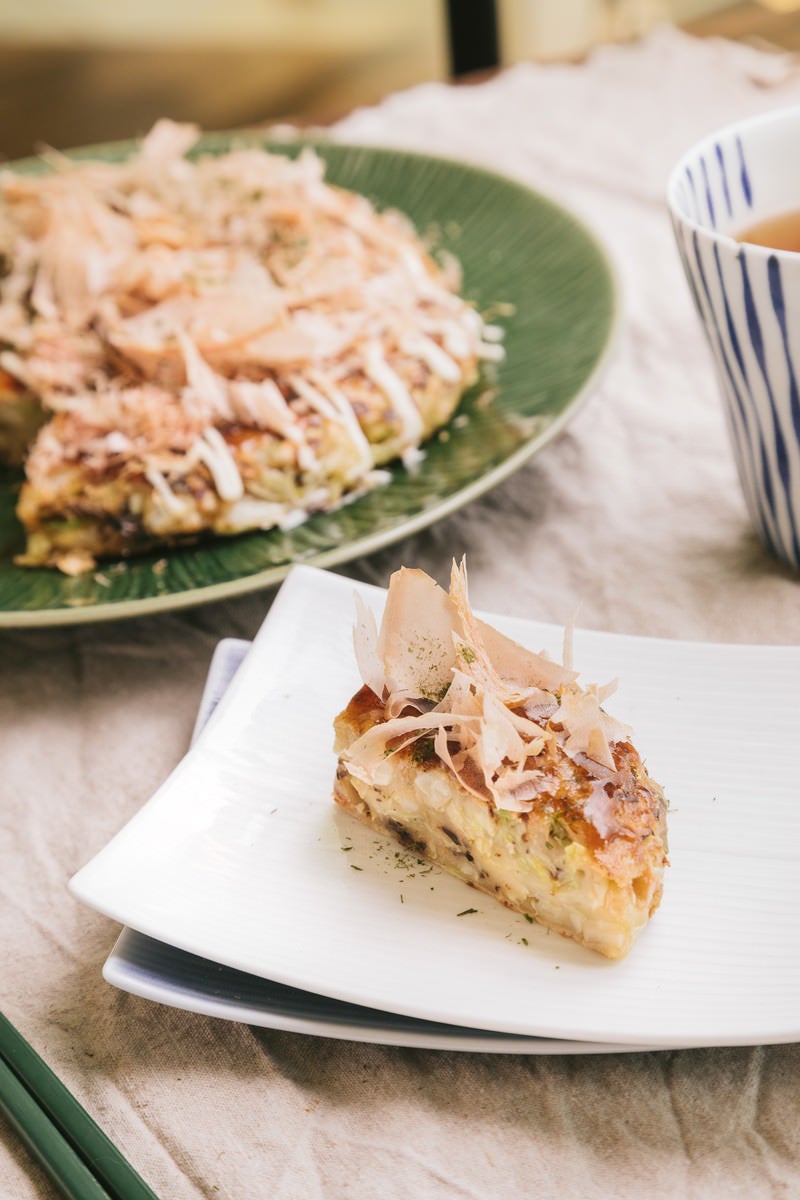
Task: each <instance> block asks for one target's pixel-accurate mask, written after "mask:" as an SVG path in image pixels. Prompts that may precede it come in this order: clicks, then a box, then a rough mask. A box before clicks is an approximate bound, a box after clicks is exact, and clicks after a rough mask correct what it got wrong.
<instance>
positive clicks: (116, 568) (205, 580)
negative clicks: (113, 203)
mask: <svg viewBox="0 0 800 1200" xmlns="http://www.w3.org/2000/svg"><path fill="white" fill-rule="evenodd" d="M230 136H231V135H215V136H210V137H207V138H206V139H204V141H203V142H202V143H201V149H203V150H205V151H211V152H218V151H221V150H224V149H225V148H226V147H227V145H229V143H230ZM250 140H252V139H250ZM315 145H316V148H317V149H318V150H319V152H320V153H321V154H322V156H323V157H324V158H325V160H326V162H327V164H328V179H329V180H330V181H331V182H333V183H338V184H341V185H343V186H345V187H349V188H353V189H355V190H358V191H360V192H363V193H365V194H366V195H368V196H369V197H370V198H371V199H372V200H373V201H374V202H375V203H376V204H377V205H378V206H380V207H387V206H393V207H397V208H400V209H402V210H403V211H405V212H407V213H408V214H409V215H410V216H411V217H412V219H413V220H414V221H415V223H416V226H417V228H418V229H419V230H420V231H421V232H423V233H425V234H430V235H431V236H432V237H433V239H434V244H435V245H436V246H438V247H440V248H443V249H446V250H449V251H452V252H453V253H455V254H456V255H457V256H458V258H459V259H460V261H461V264H462V267H463V270H464V291H465V294H466V295H467V296H468V297H469V298H470V299H473V300H474V301H475V302H476V303H477V304H478V306H479V307H480V308H481V309H482V310H486V309H488V308H491V306H493V305H495V304H498V303H500V304H504V305H509V306H511V312H510V315H504V316H500V317H498V318H497V320H498V321H499V323H501V324H503V325H504V326H505V328H506V331H507V332H506V339H505V346H506V352H507V353H506V360H505V361H504V362H503V363H502V364H500V366H499V367H494V368H492V369H491V370H490V371H487V372H486V374H485V378H484V379H483V380H482V382H481V384H479V385H478V386H476V387H475V388H473V390H472V391H471V393H470V394H469V395H468V396H467V397H465V399H464V401H463V403H462V406H461V408H460V410H459V414H458V415H457V416H456V417H455V418H454V419H453V421H451V423H450V425H449V426H448V427H447V429H446V430H444V431H443V432H441V433H440V434H439V435H437V436H436V437H434V438H433V439H432V441H431V442H429V443H428V446H427V448H426V453H425V457H424V460H423V461H422V463H421V464H420V465H419V466H418V467H417V468H416V469H415V470H414V471H413V472H408V471H405V470H404V469H403V468H402V467H399V466H398V467H396V468H395V469H394V470H393V472H392V479H391V482H390V483H388V484H386V485H385V486H384V487H381V488H379V489H378V490H376V491H374V492H372V493H371V494H370V495H368V496H364V497H363V498H361V499H360V500H358V501H356V502H355V503H353V504H349V505H347V506H346V507H344V508H342V509H340V510H339V511H338V512H334V513H328V514H323V515H317V516H314V517H313V518H312V519H311V520H309V521H308V522H307V523H306V524H305V525H302V526H300V528H298V529H294V530H292V531H291V533H282V532H271V533H252V534H243V535H241V536H239V537H235V538H230V539H222V540H215V541H213V542H205V543H203V544H198V545H196V546H193V547H185V548H181V549H176V550H169V551H166V552H161V553H157V554H151V555H146V556H143V557H141V558H136V559H131V560H126V561H121V562H110V563H104V564H103V566H102V568H101V569H100V570H98V571H97V572H95V573H94V574H93V575H86V576H84V577H81V578H77V579H70V578H67V577H65V576H63V575H60V574H59V573H58V572H56V571H49V570H39V569H23V568H20V567H16V566H15V565H14V562H13V556H14V554H16V553H18V552H19V551H20V550H21V549H22V546H23V537H22V531H21V528H20V526H19V524H18V522H17V521H16V518H15V516H14V503H15V495H16V492H17V490H18V487H19V482H20V476H19V475H18V474H14V473H11V472H5V473H3V472H1V471H0V626H30V625H65V624H70V623H75V622H84V621H98V620H109V619H113V618H118V617H130V616H136V615H139V614H143V613H150V612H156V611H159V610H163V609H175V608H182V607H186V606H189V605H193V604H202V603H206V602H208V601H210V600H218V599H221V598H223V597H227V596H234V595H239V594H242V593H244V592H252V591H256V590H257V589H259V588H264V587H267V586H269V585H272V584H275V583H277V582H278V581H279V580H280V579H282V578H283V576H284V575H285V574H286V573H287V571H288V570H289V569H290V567H291V566H292V564H293V563H296V562H305V563H313V564H315V565H317V566H332V565H334V564H336V563H342V562H346V561H347V560H348V559H351V558H355V557H356V556H357V555H361V554H367V553H369V552H371V551H373V550H377V549H378V548H379V547H381V546H386V545H387V544H389V543H390V542H396V541H398V540H399V539H401V538H404V537H406V536H407V535H408V534H410V533H412V532H414V531H416V530H418V529H422V528H423V527H424V526H426V525H430V524H431V523H432V522H434V521H438V520H439V519H440V518H442V517H444V516H446V515H447V514H448V513H451V512H453V511H454V510H455V509H457V508H459V507H461V506H462V505H464V504H466V503H467V502H468V501H470V500H474V499H475V498H476V497H477V496H480V495H481V494H482V493H483V492H485V491H487V490H488V489H489V488H491V487H494V486H495V484H497V483H499V482H500V481H501V480H502V479H505V478H506V477H507V476H508V475H510V474H511V472H512V471H515V470H517V468H518V467H520V466H522V464H523V463H525V462H526V461H527V460H528V459H529V458H531V456H532V455H534V454H535V453H536V452H537V451H539V450H540V449H541V448H542V447H543V446H544V445H545V444H546V443H547V442H548V441H550V439H551V438H553V437H554V436H555V435H556V434H557V433H559V432H560V431H561V430H562V429H563V428H564V426H565V424H566V423H567V421H568V420H569V418H570V417H572V416H573V415H574V413H575V411H576V409H577V407H578V405H579V404H580V402H581V401H582V400H583V399H584V397H585V395H586V393H587V390H588V388H589V387H590V385H591V384H592V382H593V381H594V379H595V377H596V374H597V372H598V369H599V367H600V365H601V363H602V362H603V360H604V358H605V356H606V354H607V351H608V347H609V343H610V341H611V337H612V332H613V328H614V324H615V316H616V294H615V287H614V279H613V273H612V270H611V267H610V265H609V262H608V260H607V258H606V256H605V254H604V252H603V250H602V248H601V247H600V246H599V245H598V243H597V242H596V241H595V240H594V238H593V237H592V236H591V234H590V233H589V232H588V231H587V230H586V229H585V228H584V227H583V226H582V225H580V224H579V223H578V222H577V221H576V220H575V219H574V218H573V217H572V216H570V215H569V214H568V213H567V212H565V211H564V210H563V209H561V208H559V207H558V206H557V205H556V204H554V203H552V202H551V201H550V200H548V199H546V198H545V197H544V196H541V195H539V194H538V193H536V192H533V191H530V190H529V189H528V188H525V187H523V186H521V185H520V184H518V183H514V182H512V181H511V180H509V179H506V178H503V177H501V176H499V175H494V174H492V173H491V172H488V171H483V170H479V169H477V168H475V167H470V166H467V165H465V164H463V163H458V162H451V161H447V160H444V159H440V158H432V157H428V156H425V155H419V154H407V153H400V152H398V151H395V150H382V149H380V150H379V149H372V148H365V147H355V146H343V145H336V144H334V143H315ZM271 148H277V149H280V150H281V151H282V152H283V151H285V152H286V153H290V154H292V153H297V152H298V151H299V149H300V145H299V144H296V143H288V144H286V143H281V144H280V146H278V147H271ZM130 150H131V144H130V143H124V144H115V145H111V146H102V147H95V148H94V149H93V150H91V149H90V150H83V151H78V152H77V154H78V155H79V156H80V157H86V156H93V157H98V158H104V159H109V160H110V159H119V158H123V157H125V156H126V155H127V154H129V153H130ZM20 169H26V170H35V169H37V166H36V165H35V164H32V163H29V162H28V163H25V164H21V165H20Z"/></svg>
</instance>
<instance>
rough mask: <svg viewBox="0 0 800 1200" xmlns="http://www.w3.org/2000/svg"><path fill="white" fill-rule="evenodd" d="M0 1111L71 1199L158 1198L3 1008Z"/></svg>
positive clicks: (0, 1050)
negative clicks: (13, 1023) (15, 1026)
mask: <svg viewBox="0 0 800 1200" xmlns="http://www.w3.org/2000/svg"><path fill="white" fill-rule="evenodd" d="M0 1112H2V1113H3V1114H4V1115H5V1117H6V1119H7V1120H8V1122H9V1123H10V1124H11V1125H12V1126H13V1128H14V1129H15V1130H16V1132H17V1133H18V1134H19V1136H20V1137H21V1138H22V1140H23V1142H24V1143H25V1145H26V1146H27V1147H28V1149H29V1150H30V1151H31V1152H32V1153H33V1155H34V1156H35V1157H36V1159H37V1160H38V1161H39V1162H40V1163H41V1165H42V1167H43V1168H44V1170H45V1171H47V1173H48V1175H49V1176H50V1178H51V1179H52V1181H53V1183H55V1184H56V1186H57V1187H59V1188H60V1190H61V1192H62V1194H63V1195H64V1196H66V1197H68V1198H69V1200H158V1197H157V1196H156V1194H155V1192H154V1191H152V1189H151V1188H149V1187H148V1185H147V1184H146V1183H145V1182H144V1180H143V1179H142V1177H141V1176H140V1175H138V1174H137V1172H136V1171H135V1170H134V1169H133V1167H132V1166H131V1165H130V1163H129V1162H128V1161H127V1159H125V1158H124V1157H123V1155H122V1154H121V1153H120V1151H119V1150H118V1149H117V1147H116V1146H115V1145H114V1143H113V1142H112V1141H111V1140H110V1139H109V1138H108V1137H106V1135H105V1134H104V1133H103V1131H102V1129H101V1128H100V1126H99V1125H97V1124H96V1122H95V1121H93V1120H92V1118H91V1117H90V1116H89V1114H88V1113H87V1111H86V1109H85V1108H83V1107H82V1106H81V1105H80V1104H79V1103H78V1101H77V1100H76V1099H75V1097H74V1096H73V1095H72V1093H71V1092H70V1091H69V1090H68V1089H67V1088H66V1087H65V1086H64V1084H63V1083H62V1082H61V1080H60V1079H59V1078H58V1077H57V1076H56V1075H54V1074H53V1072H52V1071H51V1070H50V1068H49V1067H48V1066H47V1064H46V1063H45V1062H44V1060H43V1059H41V1058H40V1057H39V1055H38V1054H37V1053H36V1051H35V1050H34V1049H33V1047H32V1046H30V1045H29V1044H28V1043H27V1042H26V1041H25V1038H24V1037H23V1036H22V1034H21V1033H19V1032H18V1031H17V1030H16V1029H15V1028H14V1026H13V1025H12V1024H11V1022H10V1021H9V1020H8V1019H7V1018H6V1017H4V1016H3V1015H2V1013H0ZM81 1168H82V1170H81ZM70 1188H72V1189H73V1190H72V1191H70V1190H69V1189H70ZM76 1188H77V1190H76ZM91 1189H94V1190H91Z"/></svg>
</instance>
